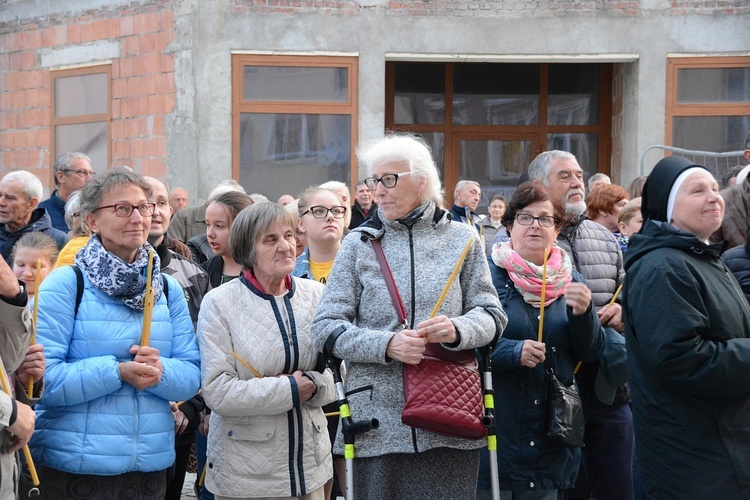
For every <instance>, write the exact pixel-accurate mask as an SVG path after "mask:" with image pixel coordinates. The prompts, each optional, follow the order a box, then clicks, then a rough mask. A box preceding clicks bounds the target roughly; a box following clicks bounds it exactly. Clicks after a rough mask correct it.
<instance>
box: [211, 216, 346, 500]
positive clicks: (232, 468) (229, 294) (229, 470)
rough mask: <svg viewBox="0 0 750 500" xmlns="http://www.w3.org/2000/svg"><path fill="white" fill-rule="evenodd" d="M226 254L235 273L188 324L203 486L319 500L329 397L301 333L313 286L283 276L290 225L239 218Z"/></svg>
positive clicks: (325, 473) (221, 494) (316, 296)
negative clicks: (198, 373) (202, 427)
mask: <svg viewBox="0 0 750 500" xmlns="http://www.w3.org/2000/svg"><path fill="white" fill-rule="evenodd" d="M229 246H230V250H231V253H232V257H233V258H234V260H235V262H238V263H239V264H240V265H241V266H242V273H241V274H240V277H239V279H235V280H232V281H230V282H228V283H226V284H224V285H222V286H220V287H218V288H215V289H213V290H212V291H210V292H209V293H208V294H207V295H206V296H205V298H204V299H203V304H202V305H201V310H200V315H199V317H198V338H199V341H200V347H201V359H202V361H203V366H202V375H203V397H204V399H205V401H206V404H207V405H208V406H209V407H210V408H211V410H212V414H211V415H212V416H211V426H210V429H209V432H208V454H207V455H208V472H207V473H206V486H207V487H208V489H209V490H210V491H211V492H213V493H214V495H215V496H216V498H217V499H225V498H226V499H229V498H234V499H237V498H274V499H278V498H302V499H305V500H323V498H324V494H323V485H324V484H325V483H326V482H327V481H328V480H329V479H330V478H331V476H332V474H333V469H332V465H331V444H330V441H329V439H328V433H327V432H326V417H325V415H324V414H323V410H321V406H322V405H323V404H326V403H329V402H331V401H332V400H333V399H335V395H334V388H333V377H332V376H331V373H330V371H329V370H326V371H325V372H323V373H320V372H319V371H316V366H317V365H316V362H317V360H318V353H317V351H316V350H315V345H314V343H313V339H312V336H311V335H310V324H311V323H312V319H313V315H314V314H315V309H316V308H317V306H318V303H319V302H320V297H321V294H322V291H323V290H322V289H323V285H321V284H320V283H317V282H315V281H313V280H307V279H300V278H292V277H291V276H290V273H291V272H292V269H294V262H295V260H294V254H295V240H294V220H293V219H292V216H291V215H290V214H289V213H288V212H287V211H286V210H284V208H283V207H282V206H281V205H278V204H276V203H258V204H255V205H252V206H249V207H247V208H245V209H244V210H242V211H241V212H240V213H239V215H238V216H237V218H236V219H235V220H234V223H233V225H232V232H231V238H230V240H229Z"/></svg>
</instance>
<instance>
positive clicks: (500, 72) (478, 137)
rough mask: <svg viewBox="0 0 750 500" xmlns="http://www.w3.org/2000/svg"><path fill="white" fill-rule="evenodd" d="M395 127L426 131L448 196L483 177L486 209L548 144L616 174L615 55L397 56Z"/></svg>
mask: <svg viewBox="0 0 750 500" xmlns="http://www.w3.org/2000/svg"><path fill="white" fill-rule="evenodd" d="M386 79H387V86H386V128H387V129H389V130H407V131H410V132H412V133H415V134H418V135H421V136H422V137H423V138H424V139H425V140H426V142H427V143H428V144H429V145H430V146H431V147H432V151H433V155H434V157H435V161H436V163H437V166H438V169H439V170H440V171H441V172H442V178H443V182H444V186H445V190H446V195H447V197H448V199H449V201H450V200H451V199H452V188H453V186H454V185H455V184H456V182H458V181H459V180H460V179H471V180H475V181H477V182H479V183H480V184H481V185H482V200H481V201H480V211H482V210H483V209H484V208H485V207H486V206H487V205H488V203H489V200H490V198H491V197H492V196H493V195H495V194H502V195H505V196H506V197H508V196H510V194H512V192H513V191H514V190H515V187H516V184H517V182H518V178H519V176H520V175H521V173H522V172H523V171H524V170H525V169H526V167H528V165H529V163H530V162H531V160H533V159H534V157H535V156H536V155H537V154H539V153H540V152H541V151H543V150H545V149H563V150H566V151H570V152H571V153H573V154H575V155H576V157H577V158H578V161H579V163H580V164H581V167H582V168H583V169H584V171H585V172H586V173H587V174H588V175H591V174H594V173H596V172H599V171H602V172H606V173H609V165H610V156H611V121H612V120H611V119H612V116H611V107H612V97H611V96H612V83H611V80H612V65H611V64H567V63H566V64H516V63H437V62H389V63H387V64H386Z"/></svg>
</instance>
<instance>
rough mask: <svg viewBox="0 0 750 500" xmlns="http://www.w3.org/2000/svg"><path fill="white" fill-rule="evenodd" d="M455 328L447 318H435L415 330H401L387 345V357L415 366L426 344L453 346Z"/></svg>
mask: <svg viewBox="0 0 750 500" xmlns="http://www.w3.org/2000/svg"><path fill="white" fill-rule="evenodd" d="M458 338H459V337H458V332H457V331H456V327H455V326H453V323H452V322H451V320H450V319H448V317H447V316H442V315H441V316H435V317H434V318H430V319H426V320H424V321H422V322H421V323H419V324H417V329H416V330H408V329H406V330H401V331H400V332H398V333H397V334H396V335H394V336H393V338H392V339H391V341H390V342H389V343H388V348H387V349H386V354H387V355H388V357H390V358H392V359H395V360H398V361H401V362H402V363H406V364H407V365H416V364H419V362H420V361H422V355H423V354H424V351H425V347H427V344H438V343H444V344H453V343H455V342H456V341H457V340H458Z"/></svg>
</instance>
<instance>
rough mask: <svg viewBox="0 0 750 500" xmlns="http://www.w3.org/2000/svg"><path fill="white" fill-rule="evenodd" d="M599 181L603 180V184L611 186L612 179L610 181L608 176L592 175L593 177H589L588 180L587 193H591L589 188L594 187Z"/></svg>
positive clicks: (601, 174)
mask: <svg viewBox="0 0 750 500" xmlns="http://www.w3.org/2000/svg"><path fill="white" fill-rule="evenodd" d="M599 179H604V181H605V182H606V183H607V184H612V179H610V178H609V176H608V175H607V174H603V173H601V172H599V173H597V174H594V175H592V176H591V177H589V180H588V188H589V192H591V187H592V186H593V185H594V183H595V182H596V181H598V180H599Z"/></svg>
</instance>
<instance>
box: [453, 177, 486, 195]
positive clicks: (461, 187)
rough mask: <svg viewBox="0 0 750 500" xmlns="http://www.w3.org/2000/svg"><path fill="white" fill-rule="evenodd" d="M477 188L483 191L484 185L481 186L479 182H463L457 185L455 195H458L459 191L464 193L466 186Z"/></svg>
mask: <svg viewBox="0 0 750 500" xmlns="http://www.w3.org/2000/svg"><path fill="white" fill-rule="evenodd" d="M469 185H471V186H476V187H478V188H479V189H482V185H481V184H479V183H478V182H477V181H469V180H461V181H458V182H457V183H456V188H455V189H454V190H453V192H454V193H457V192H458V191H463V189H464V188H465V187H466V186H469Z"/></svg>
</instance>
